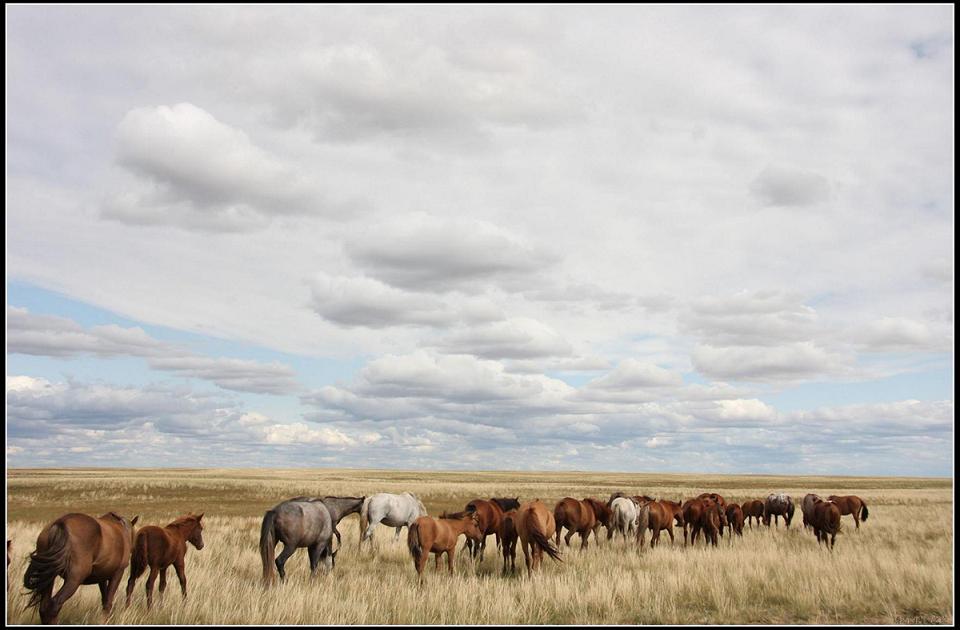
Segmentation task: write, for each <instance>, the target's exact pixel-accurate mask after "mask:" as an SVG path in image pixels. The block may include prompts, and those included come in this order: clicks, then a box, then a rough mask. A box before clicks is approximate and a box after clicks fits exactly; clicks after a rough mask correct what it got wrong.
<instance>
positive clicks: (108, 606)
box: [103, 567, 126, 615]
mask: <svg viewBox="0 0 960 630" xmlns="http://www.w3.org/2000/svg"><path fill="white" fill-rule="evenodd" d="M125 569H126V567H123V568H122V569H120V570H119V571H117V572H116V573H114V574H113V576H112V577H111V578H110V580H109V582H107V593H106V601H105V602H103V614H104V615H109V614H110V612H111V611H112V610H113V598H114V597H116V595H117V589H118V588H120V581H121V580H122V579H123V572H124V570H125Z"/></svg>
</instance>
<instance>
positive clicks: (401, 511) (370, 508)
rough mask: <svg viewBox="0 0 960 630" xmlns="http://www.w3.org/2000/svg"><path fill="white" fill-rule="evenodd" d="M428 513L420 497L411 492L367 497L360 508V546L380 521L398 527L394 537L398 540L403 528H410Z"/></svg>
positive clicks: (370, 536)
mask: <svg viewBox="0 0 960 630" xmlns="http://www.w3.org/2000/svg"><path fill="white" fill-rule="evenodd" d="M426 515H427V508H425V507H423V503H422V502H421V501H420V499H418V498H417V497H416V496H415V495H414V494H412V493H410V492H404V493H403V494H389V493H386V492H381V493H380V494H375V495H373V496H372V497H367V498H366V499H364V501H363V507H362V508H360V544H359V546H358V548H362V547H363V541H365V540H367V539H370V538H372V537H373V530H374V529H376V528H377V525H378V524H380V523H383V524H384V525H388V526H390V527H396V528H397V535H396V536H394V538H393V540H394V541H396V540H398V539H399V538H400V530H401V529H402V528H404V527H407V528H408V529H409V527H410V525H411V524H412V523H413V522H414V521H415V520H417V519H418V518H420V517H421V516H426Z"/></svg>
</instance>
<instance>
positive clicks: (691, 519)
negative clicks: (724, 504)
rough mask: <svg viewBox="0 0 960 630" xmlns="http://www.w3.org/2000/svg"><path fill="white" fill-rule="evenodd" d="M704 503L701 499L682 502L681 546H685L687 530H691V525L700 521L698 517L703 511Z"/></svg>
mask: <svg viewBox="0 0 960 630" xmlns="http://www.w3.org/2000/svg"><path fill="white" fill-rule="evenodd" d="M704 507H705V506H704V502H703V499H702V498H699V497H698V498H696V499H689V500H687V501H684V502H683V505H682V506H681V509H682V510H683V546H684V547H686V546H687V544H688V543H687V533H688V531H689V530H691V529H693V524H694V523H697V522H699V521H700V516H701V514H702V513H703V510H704Z"/></svg>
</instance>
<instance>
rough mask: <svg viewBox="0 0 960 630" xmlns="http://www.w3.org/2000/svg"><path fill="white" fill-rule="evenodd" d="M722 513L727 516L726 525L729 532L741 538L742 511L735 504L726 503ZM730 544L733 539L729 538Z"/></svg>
mask: <svg viewBox="0 0 960 630" xmlns="http://www.w3.org/2000/svg"><path fill="white" fill-rule="evenodd" d="M724 512H725V513H726V515H727V523H728V524H729V525H730V530H731V531H732V532H733V533H734V534H736V535H737V536H740V537H741V538H742V537H743V509H742V508H741V507H740V506H739V505H737V504H736V503H728V504H727V508H726V510H724ZM730 540H731V542H732V541H733V537H732V536H731V538H730Z"/></svg>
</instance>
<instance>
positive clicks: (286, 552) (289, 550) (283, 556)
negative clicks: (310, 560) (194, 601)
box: [177, 543, 297, 582]
mask: <svg viewBox="0 0 960 630" xmlns="http://www.w3.org/2000/svg"><path fill="white" fill-rule="evenodd" d="M296 550H297V548H296V547H294V546H293V545H288V544H287V543H283V551H281V552H280V555H279V556H277V560H276V565H277V573H279V574H280V581H281V582H282V581H283V580H284V579H285V578H286V577H287V572H286V570H284V568H283V565H285V564H286V563H287V559H288V558H290V556H292V555H293V552H294V551H296ZM177 575H178V576H179V571H178V572H177Z"/></svg>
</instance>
